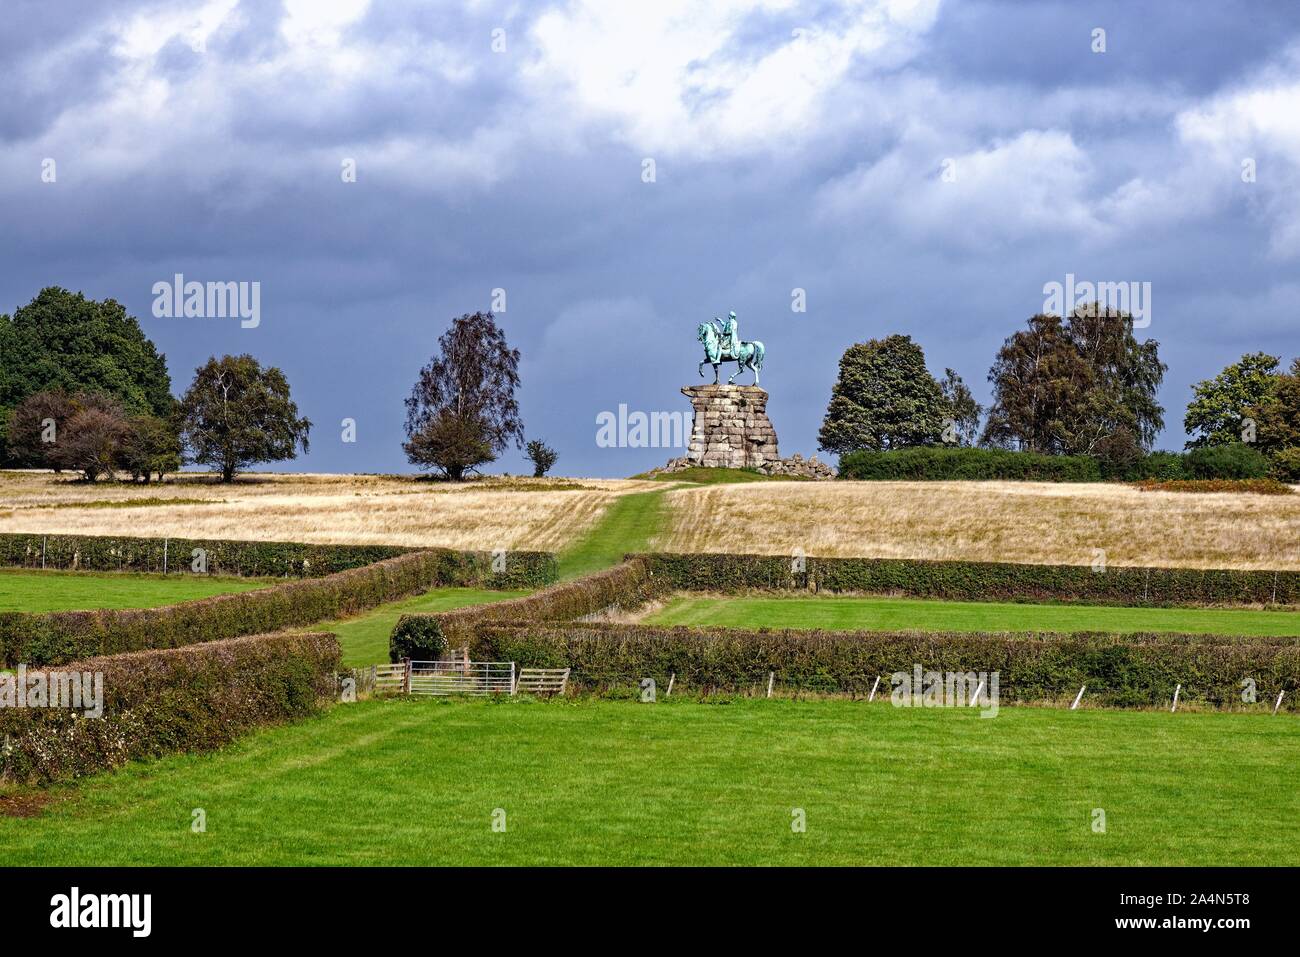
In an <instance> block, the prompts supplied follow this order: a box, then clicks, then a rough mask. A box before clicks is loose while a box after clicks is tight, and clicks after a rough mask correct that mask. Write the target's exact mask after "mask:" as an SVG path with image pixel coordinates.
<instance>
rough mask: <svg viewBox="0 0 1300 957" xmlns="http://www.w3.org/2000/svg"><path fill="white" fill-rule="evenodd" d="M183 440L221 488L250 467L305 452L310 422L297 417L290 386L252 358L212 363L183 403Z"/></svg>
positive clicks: (202, 369) (196, 375)
mask: <svg viewBox="0 0 1300 957" xmlns="http://www.w3.org/2000/svg"><path fill="white" fill-rule="evenodd" d="M180 415H181V438H182V440H183V442H184V444H185V448H186V449H187V450H188V451H189V455H190V458H191V459H192V460H193V461H194V462H197V463H198V464H200V465H213V466H216V467H217V468H218V469H219V470H220V471H221V480H222V481H223V482H232V481H234V478H235V473H237V472H239V471H241V470H243V469H244V468H245V467H247V466H248V465H251V464H253V463H254V462H283V461H286V460H288V459H292V458H295V457H296V456H297V451H296V450H297V448H298V447H299V446H301V448H302V450H303V451H304V452H306V451H307V450H308V445H307V440H308V436H309V434H310V432H311V422H310V421H309V420H308V419H306V418H300V417H299V416H298V406H297V405H296V404H295V403H294V401H293V399H292V398H290V396H289V381H288V379H286V378H285V376H284V373H283V372H282V371H280V370H279V369H278V368H276V367H275V366H269V367H267V368H266V369H263V368H262V367H261V365H260V364H259V363H258V361H257V360H256V359H254V358H253V357H252V356H250V355H242V356H222V357H221V358H220V359H217V358H215V357H214V358H210V359H208V361H207V363H206V364H205V365H202V366H200V367H199V368H198V369H196V370H195V371H194V382H193V384H191V385H190V387H189V389H188V391H186V393H185V396H184V398H182V399H181V408H180Z"/></svg>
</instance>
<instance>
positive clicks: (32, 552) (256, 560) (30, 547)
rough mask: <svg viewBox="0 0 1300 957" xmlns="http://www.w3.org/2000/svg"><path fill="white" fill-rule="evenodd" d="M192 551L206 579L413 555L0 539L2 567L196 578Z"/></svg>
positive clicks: (200, 542)
mask: <svg viewBox="0 0 1300 957" xmlns="http://www.w3.org/2000/svg"><path fill="white" fill-rule="evenodd" d="M195 549H202V550H203V551H204V552H206V553H207V554H206V558H207V572H206V573H207V574H211V575H239V576H242V577H253V578H261V577H281V576H285V577H291V578H319V577H322V576H325V575H332V574H334V573H335V572H341V571H346V570H347V569H349V568H359V567H361V566H363V565H373V564H374V563H375V562H380V561H383V560H384V559H387V558H396V557H397V556H398V555H405V554H407V553H409V552H413V551H415V550H416V549H413V548H400V547H397V546H393V545H305V544H301V543H298V542H247V541H233V540H230V539H215V538H208V539H203V538H194V539H190V538H165V539H164V538H132V537H129V536H123V535H38V534H13V533H6V534H0V565H7V566H18V567H23V568H41V567H45V568H60V569H71V570H78V571H97V572H103V571H113V572H117V571H123V572H158V573H161V572H162V571H163V567H164V560H165V564H166V569H167V571H168V572H169V573H172V574H196V573H195V572H193V571H192V569H191V562H192V561H193V554H194V550H195ZM164 553H165V559H164ZM42 556H44V561H43V562H42ZM197 574H203V573H197Z"/></svg>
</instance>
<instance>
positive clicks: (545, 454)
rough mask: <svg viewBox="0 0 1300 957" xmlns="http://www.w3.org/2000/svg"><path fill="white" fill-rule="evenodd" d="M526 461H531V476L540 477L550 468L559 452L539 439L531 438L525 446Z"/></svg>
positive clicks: (557, 457)
mask: <svg viewBox="0 0 1300 957" xmlns="http://www.w3.org/2000/svg"><path fill="white" fill-rule="evenodd" d="M526 453H527V455H528V461H530V462H532V463H533V478H541V477H542V476H544V475H545V474H546V473H547V472H549V471H550V470H551V466H553V465H554V464H555V462H556V460H557V459H559V457H560V456H559V454H558V453H557V452H556V451H555V449H553V448H551V447H550V446H549V445H547V444H546V443H545V442H543V441H542V440H541V439H533V440H532V441H531V442H529V443H528V445H527V447H526Z"/></svg>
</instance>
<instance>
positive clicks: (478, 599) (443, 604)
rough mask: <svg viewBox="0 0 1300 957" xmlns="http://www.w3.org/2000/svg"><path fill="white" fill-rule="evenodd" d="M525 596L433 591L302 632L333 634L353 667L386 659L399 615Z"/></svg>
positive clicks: (474, 590)
mask: <svg viewBox="0 0 1300 957" xmlns="http://www.w3.org/2000/svg"><path fill="white" fill-rule="evenodd" d="M527 594H528V592H527V591H489V590H487V589H483V588H435V589H434V590H433V591H430V592H426V593H425V594H423V595H417V596H415V597H414V598H406V599H403V600H402V601H394V602H389V603H388V604H386V605H380V606H379V607H378V608H375V609H373V610H371V611H368V612H365V613H364V614H362V615H359V616H357V617H356V618H347V619H344V620H343V621H325V622H321V623H320V624H318V625H312V626H310V628H309V629H304V630H311V631H315V630H319V631H332V632H333V633H334V634H336V635H338V638H339V644H341V645H342V646H343V664H345V665H347V666H348V667H349V668H355V667H358V666H361V665H373V664H378V663H379V662H381V661H387V660H388V637H389V635H391V634H392V633H393V626H394V625H396V624H397V619H398V618H400V617H401V616H402V615H405V614H409V613H411V612H419V611H450V610H451V609H453V608H463V607H465V606H467V605H485V604H487V603H489V602H494V601H502V600H503V599H506V598H518V597H519V596H520V595H527Z"/></svg>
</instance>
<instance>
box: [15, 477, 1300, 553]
mask: <svg viewBox="0 0 1300 957" xmlns="http://www.w3.org/2000/svg"><path fill="white" fill-rule="evenodd" d="M651 490H657V491H664V492H665V493H666V494H665V495H664V501H665V502H666V505H667V508H666V509H665V510H664V526H663V528H662V530H661V532H660V534H659V535H658V536H656V537H654V538H652V539H651V542H650V545H651V547H653V548H656V549H661V550H669V551H715V552H719V551H732V552H761V553H767V554H790V553H791V552H792V551H793V550H794V549H796V548H801V549H803V551H804V552H805V553H806V554H808V555H824V556H870V557H886V558H893V557H899V558H934V559H972V560H986V561H1005V562H1029V563H1062V564H1075V565H1088V564H1090V563H1091V562H1092V561H1093V558H1094V550H1095V549H1103V550H1104V551H1105V552H1106V560H1107V561H1108V562H1109V563H1110V564H1112V565H1146V564H1151V565H1165V566H1178V567H1187V568H1269V569H1275V568H1277V569H1300V495H1245V494H1240V495H1239V494H1199V493H1187V492H1143V491H1139V490H1137V489H1135V488H1131V487H1128V486H1123V485H1110V484H1097V485H1079V484H1052V483H1026V482H752V483H745V484H734V485H708V486H678V487H672V486H666V485H665V483H663V482H650V481H638V480H622V479H521V478H507V479H503V478H490V479H484V480H480V481H477V482H467V483H462V484H456V485H449V484H441V483H434V482H428V481H420V480H416V479H414V478H411V477H402V476H369V475H271V474H258V475H247V476H243V477H241V478H240V479H239V480H238V481H236V482H235V483H234V484H233V485H226V486H223V485H221V484H219V483H216V482H214V481H213V480H212V479H211V478H210V477H209V476H206V475H203V476H200V475H182V476H178V477H174V478H169V479H168V480H167V482H165V483H164V484H162V485H158V484H154V485H132V484H130V483H107V482H101V483H99V484H97V485H86V484H84V483H81V482H77V481H75V480H74V479H73V478H72V477H71V476H55V475H52V474H50V473H43V472H0V532H52V533H57V532H62V533H80V534H88V535H110V534H130V535H175V536H185V537H204V536H210V537H214V538H246V539H262V540H289V541H305V542H338V543H363V544H364V543H377V544H393V545H442V546H447V547H452V548H526V549H541V550H549V551H554V550H558V549H560V548H562V547H564V546H565V545H568V544H570V543H572V542H573V541H574V540H575V539H577V538H578V537H580V536H581V535H583V534H584V533H585V532H587V531H589V530H590V529H591V528H592V527H593V526H594V524H595V523H596V522H597V520H598V519H599V518H600V517H601V516H602V515H603V514H604V513H605V510H606V509H607V508H608V507H609V505H610V504H611V503H612V502H613V501H615V499H617V498H618V497H619V496H621V495H626V494H629V493H635V492H645V491H651Z"/></svg>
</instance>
